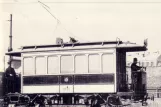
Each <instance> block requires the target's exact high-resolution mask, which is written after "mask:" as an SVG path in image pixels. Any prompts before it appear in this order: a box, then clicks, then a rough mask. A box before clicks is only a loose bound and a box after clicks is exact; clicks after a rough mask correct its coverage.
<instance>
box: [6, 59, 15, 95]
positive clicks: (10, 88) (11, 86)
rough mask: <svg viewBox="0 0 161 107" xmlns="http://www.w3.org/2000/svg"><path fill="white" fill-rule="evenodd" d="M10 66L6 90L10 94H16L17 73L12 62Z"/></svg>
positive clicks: (7, 73) (7, 71)
mask: <svg viewBox="0 0 161 107" xmlns="http://www.w3.org/2000/svg"><path fill="white" fill-rule="evenodd" d="M8 64H9V66H8V68H7V69H6V71H5V78H6V88H7V90H6V91H7V92H8V93H14V92H15V83H16V72H15V70H14V68H12V67H11V61H9V62H8Z"/></svg>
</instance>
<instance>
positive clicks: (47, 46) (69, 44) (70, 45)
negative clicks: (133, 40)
mask: <svg viewBox="0 0 161 107" xmlns="http://www.w3.org/2000/svg"><path fill="white" fill-rule="evenodd" d="M122 43H123V42H122V41H105V42H85V43H65V44H56V45H37V46H22V48H21V49H37V48H53V47H72V46H90V45H106V44H122Z"/></svg>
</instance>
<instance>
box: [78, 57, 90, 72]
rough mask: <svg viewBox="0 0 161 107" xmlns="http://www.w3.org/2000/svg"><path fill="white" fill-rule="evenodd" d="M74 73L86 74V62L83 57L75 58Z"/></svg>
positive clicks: (85, 58)
mask: <svg viewBox="0 0 161 107" xmlns="http://www.w3.org/2000/svg"><path fill="white" fill-rule="evenodd" d="M75 72H76V73H87V72H88V60H87V57H86V56H85V55H76V56H75Z"/></svg>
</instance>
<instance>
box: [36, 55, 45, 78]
mask: <svg viewBox="0 0 161 107" xmlns="http://www.w3.org/2000/svg"><path fill="white" fill-rule="evenodd" d="M45 68H46V61H45V57H36V74H38V75H39V74H46V69H45Z"/></svg>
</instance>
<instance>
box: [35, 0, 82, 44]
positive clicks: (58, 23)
mask: <svg viewBox="0 0 161 107" xmlns="http://www.w3.org/2000/svg"><path fill="white" fill-rule="evenodd" d="M38 3H40V4H41V6H42V7H43V8H44V9H45V10H46V11H47V12H48V13H49V14H50V15H51V16H52V17H53V18H54V19H55V20H56V21H57V24H56V27H55V29H54V32H55V31H56V29H57V27H58V25H61V26H62V27H63V29H64V30H65V31H66V32H67V33H69V34H70V35H71V36H72V37H75V38H78V37H76V36H75V35H74V34H73V33H72V32H71V31H69V30H67V29H66V28H65V26H63V24H62V23H61V21H60V20H59V19H58V18H57V17H56V16H55V15H53V14H52V13H51V12H50V11H49V10H48V9H50V7H49V6H47V5H46V4H44V3H43V2H40V1H38ZM47 8H48V9H47ZM83 41H84V40H83Z"/></svg>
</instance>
